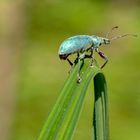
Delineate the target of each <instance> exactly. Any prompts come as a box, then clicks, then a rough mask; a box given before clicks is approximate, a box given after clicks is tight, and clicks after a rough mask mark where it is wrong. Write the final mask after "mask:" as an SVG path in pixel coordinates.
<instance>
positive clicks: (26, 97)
mask: <svg viewBox="0 0 140 140" xmlns="http://www.w3.org/2000/svg"><path fill="white" fill-rule="evenodd" d="M138 4H139V3H138V2H137V1H133V2H132V1H131V2H129V1H128V2H126V3H124V2H122V1H119V2H116V1H111V0H108V1H107V0H106V1H105V0H101V1H98V0H94V1H93V0H87V1H84V0H76V1H74V0H71V1H68V0H59V1H58V0H42V1H40V2H39V1H37V0H34V1H33V0H30V1H26V2H25V5H24V8H25V14H26V28H25V44H26V45H25V46H24V48H23V49H22V50H21V51H22V54H21V60H20V66H19V84H18V89H17V109H16V115H15V121H14V123H13V127H12V128H13V132H12V137H11V140H25V139H26V140H33V139H35V138H36V137H37V135H38V133H39V131H40V129H41V128H42V126H43V124H44V121H45V119H46V117H47V116H48V114H49V112H50V111H51V109H52V107H53V105H54V103H55V102H56V99H57V97H58V95H59V93H60V90H61V87H62V86H63V83H64V81H65V79H66V77H67V76H68V70H69V65H68V64H67V62H63V61H62V62H61V61H60V60H59V58H58V55H57V51H58V48H59V45H60V43H61V42H62V41H63V40H64V39H65V38H67V37H69V36H73V35H76V34H96V35H99V36H104V35H105V34H106V32H107V31H108V30H109V29H110V28H111V27H113V26H115V25H118V26H119V27H120V29H119V30H118V31H114V33H113V34H123V33H136V34H139V32H140V28H139V26H140V18H139V12H140V10H139V5H138ZM128 5H131V7H130V6H128ZM139 45H140V41H139V38H137V39H136V38H131V37H127V38H124V39H120V40H118V41H114V42H112V44H111V45H110V46H109V47H106V48H104V47H103V48H101V50H102V51H104V52H105V54H107V56H108V57H109V58H110V61H109V63H108V65H107V66H106V67H105V68H104V69H103V71H104V73H105V75H106V78H107V83H108V88H109V108H110V127H111V128H110V137H111V139H113V140H118V139H119V140H132V139H138V138H139V137H140V134H139V130H140V119H139V118H140V109H139V106H140V94H139V93H140V86H139V83H140V74H139V71H140V65H139V61H140V55H139V54H140V47H139ZM96 60H97V61H99V63H102V60H101V59H100V58H99V56H98V55H96ZM116 83H117V85H116ZM91 91H92V87H90V88H89V89H88V92H89V93H92V92H91ZM91 97H92V98H93V95H92V94H87V97H86V101H85V105H84V108H83V112H82V114H81V117H80V121H79V124H78V126H77V127H78V128H79V129H77V130H76V132H75V135H74V140H85V139H91V133H92V130H91V127H92V113H93V110H92V108H93V99H92V98H91Z"/></svg>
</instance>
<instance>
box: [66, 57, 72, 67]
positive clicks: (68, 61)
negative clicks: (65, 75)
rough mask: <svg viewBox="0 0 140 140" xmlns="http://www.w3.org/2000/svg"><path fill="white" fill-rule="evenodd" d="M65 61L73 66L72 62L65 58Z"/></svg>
mask: <svg viewBox="0 0 140 140" xmlns="http://www.w3.org/2000/svg"><path fill="white" fill-rule="evenodd" d="M67 61H68V62H69V64H70V65H71V66H73V63H72V62H71V61H70V60H69V59H68V58H67Z"/></svg>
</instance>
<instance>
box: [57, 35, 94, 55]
mask: <svg viewBox="0 0 140 140" xmlns="http://www.w3.org/2000/svg"><path fill="white" fill-rule="evenodd" d="M92 45H93V37H92V36H89V35H77V36H73V37H70V38H68V39H66V40H65V41H64V42H63V43H62V44H61V45H60V48H59V52H58V53H59V54H71V53H75V52H78V51H80V50H86V49H88V48H90V47H91V46H92Z"/></svg>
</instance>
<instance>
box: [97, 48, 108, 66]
mask: <svg viewBox="0 0 140 140" xmlns="http://www.w3.org/2000/svg"><path fill="white" fill-rule="evenodd" d="M96 52H97V53H98V54H99V55H100V56H101V57H102V58H103V59H104V60H105V63H104V64H103V65H102V66H101V69H102V68H103V67H104V66H105V65H106V64H107V62H108V58H107V56H105V54H104V53H103V52H101V51H99V50H98V49H96Z"/></svg>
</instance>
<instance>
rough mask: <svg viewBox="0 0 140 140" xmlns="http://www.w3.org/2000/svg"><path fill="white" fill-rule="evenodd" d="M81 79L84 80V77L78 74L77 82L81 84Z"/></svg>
mask: <svg viewBox="0 0 140 140" xmlns="http://www.w3.org/2000/svg"><path fill="white" fill-rule="evenodd" d="M81 81H82V79H81V77H80V76H79V75H78V76H77V83H78V84H80V83H81Z"/></svg>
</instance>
